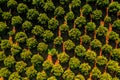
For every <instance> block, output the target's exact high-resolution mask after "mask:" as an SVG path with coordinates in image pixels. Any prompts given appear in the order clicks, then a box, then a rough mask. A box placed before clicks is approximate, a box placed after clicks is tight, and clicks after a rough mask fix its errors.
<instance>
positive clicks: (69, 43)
mask: <svg viewBox="0 0 120 80" xmlns="http://www.w3.org/2000/svg"><path fill="white" fill-rule="evenodd" d="M64 46H65V49H66V50H72V49H74V47H75V43H74V42H73V41H72V40H70V39H68V40H66V41H65V42H64Z"/></svg>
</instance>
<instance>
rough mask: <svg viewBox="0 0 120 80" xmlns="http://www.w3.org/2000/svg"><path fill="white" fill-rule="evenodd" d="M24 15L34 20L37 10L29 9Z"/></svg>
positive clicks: (37, 14) (36, 16) (37, 13)
mask: <svg viewBox="0 0 120 80" xmlns="http://www.w3.org/2000/svg"><path fill="white" fill-rule="evenodd" d="M26 15H27V19H28V20H36V19H37V18H38V16H39V12H38V11H37V10H36V9H29V10H28V12H27V13H26Z"/></svg>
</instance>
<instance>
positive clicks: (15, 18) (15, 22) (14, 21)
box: [11, 16, 23, 26]
mask: <svg viewBox="0 0 120 80" xmlns="http://www.w3.org/2000/svg"><path fill="white" fill-rule="evenodd" d="M22 21H23V19H22V18H21V17H20V16H13V17H12V22H11V24H12V25H13V26H17V25H19V24H22Z"/></svg>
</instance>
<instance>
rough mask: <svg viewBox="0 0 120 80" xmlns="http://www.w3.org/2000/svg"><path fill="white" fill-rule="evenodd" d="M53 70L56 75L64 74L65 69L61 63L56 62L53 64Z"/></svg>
mask: <svg viewBox="0 0 120 80" xmlns="http://www.w3.org/2000/svg"><path fill="white" fill-rule="evenodd" d="M51 72H52V73H53V75H55V76H61V75H62V74H63V72H64V70H63V68H62V66H61V65H60V64H55V65H53V66H52V69H51Z"/></svg>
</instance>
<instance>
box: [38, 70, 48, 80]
mask: <svg viewBox="0 0 120 80" xmlns="http://www.w3.org/2000/svg"><path fill="white" fill-rule="evenodd" d="M47 77H48V76H47V74H46V72H45V71H41V72H38V73H37V77H36V80H47Z"/></svg>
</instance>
